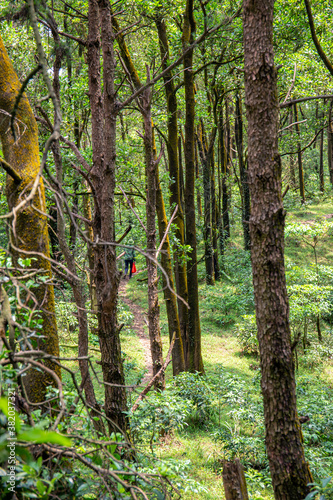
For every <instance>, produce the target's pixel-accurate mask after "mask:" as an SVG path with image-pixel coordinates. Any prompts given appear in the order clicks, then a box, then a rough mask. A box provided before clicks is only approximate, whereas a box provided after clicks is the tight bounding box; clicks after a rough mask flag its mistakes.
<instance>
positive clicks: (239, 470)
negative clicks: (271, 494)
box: [222, 458, 249, 500]
mask: <svg viewBox="0 0 333 500" xmlns="http://www.w3.org/2000/svg"><path fill="white" fill-rule="evenodd" d="M222 477H223V487H224V493H225V500H249V496H248V493H247V487H246V480H245V474H244V468H243V466H242V464H241V463H240V461H239V459H238V458H236V460H235V461H234V462H227V461H225V462H224V463H223V472H222Z"/></svg>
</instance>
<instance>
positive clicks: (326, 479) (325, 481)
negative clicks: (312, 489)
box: [321, 477, 332, 488]
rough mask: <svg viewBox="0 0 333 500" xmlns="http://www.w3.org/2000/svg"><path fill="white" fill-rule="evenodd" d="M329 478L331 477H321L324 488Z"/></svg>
mask: <svg viewBox="0 0 333 500" xmlns="http://www.w3.org/2000/svg"><path fill="white" fill-rule="evenodd" d="M331 479H332V478H331V477H325V479H322V481H321V484H322V485H323V488H326V486H327V485H328V483H329V482H330V480H331Z"/></svg>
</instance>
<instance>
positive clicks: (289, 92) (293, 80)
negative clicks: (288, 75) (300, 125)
mask: <svg viewBox="0 0 333 500" xmlns="http://www.w3.org/2000/svg"><path fill="white" fill-rule="evenodd" d="M296 71H297V64H296V63H295V67H294V76H293V79H292V82H291V85H290V87H289V90H288V92H287V95H286V98H285V100H284V101H283V104H284V103H285V102H287V101H288V99H289V96H290V94H291V91H292V89H293V88H294V85H295V80H296Z"/></svg>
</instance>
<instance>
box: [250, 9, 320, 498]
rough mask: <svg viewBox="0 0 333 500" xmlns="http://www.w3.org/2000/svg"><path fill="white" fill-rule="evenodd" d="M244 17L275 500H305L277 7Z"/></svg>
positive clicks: (253, 224)
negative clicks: (287, 257)
mask: <svg viewBox="0 0 333 500" xmlns="http://www.w3.org/2000/svg"><path fill="white" fill-rule="evenodd" d="M243 9H244V10H243V26H244V35H243V37H244V53H245V103H246V110H247V119H248V161H249V186H250V194H251V218H250V233H251V258H252V268H253V285H254V294H255V304H256V318H257V328H258V340H259V350H260V367H261V377H262V378H261V387H262V393H263V399H264V417H265V427H266V449H267V455H268V460H269V465H270V471H271V475H272V483H273V488H274V494H275V498H276V499H277V500H300V499H301V498H302V499H303V498H305V497H306V495H307V494H308V492H309V487H308V486H307V485H308V483H310V482H311V474H310V471H309V468H308V464H307V463H306V461H305V457H304V449H303V445H302V434H301V429H300V423H299V419H298V415H297V408H296V387H295V375H294V366H293V355H292V350H291V340H290V328H289V305H288V295H287V288H286V280H285V269H284V225H285V211H284V209H283V205H282V195H281V159H280V155H279V151H278V141H277V134H278V117H279V114H278V113H279V111H278V107H279V104H278V98H277V70H276V68H275V66H274V56H273V9H274V0H245V1H244V6H243Z"/></svg>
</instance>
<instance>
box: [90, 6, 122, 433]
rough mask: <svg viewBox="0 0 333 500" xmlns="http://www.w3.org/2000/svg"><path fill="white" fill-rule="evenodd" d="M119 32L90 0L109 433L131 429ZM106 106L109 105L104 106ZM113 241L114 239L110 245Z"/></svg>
mask: <svg viewBox="0 0 333 500" xmlns="http://www.w3.org/2000/svg"><path fill="white" fill-rule="evenodd" d="M100 26H101V40H102V49H103V80H104V82H103V87H104V96H103V99H102V96H101V81H100V59H99V57H100V39H99V28H100ZM113 42H114V34H113V31H112V25H111V15H110V3H109V1H108V0H99V1H98V2H97V1H96V0H90V1H89V15H88V72H89V98H90V106H91V115H92V116H91V118H92V145H93V163H94V165H93V168H92V171H91V179H92V182H93V185H94V189H95V193H96V194H98V198H96V199H95V214H94V222H93V229H94V238H95V241H98V242H99V243H98V244H97V245H95V252H94V278H95V284H96V293H97V306H98V307H97V310H98V313H97V317H98V337H99V345H100V351H101V366H102V371H103V380H104V384H105V404H104V408H105V413H106V416H107V417H108V419H109V431H110V432H112V431H118V430H119V429H121V430H122V431H126V430H127V418H126V417H125V414H124V412H125V411H126V409H127V406H126V391H125V387H124V384H125V380H124V373H123V364H122V359H121V348H120V337H119V331H120V329H119V327H118V324H117V294H118V286H119V278H120V276H119V272H118V271H117V265H116V253H115V247H114V246H112V243H114V242H115V219H114V190H115V167H116V165H115V163H116V116H117V112H116V101H115V89H114V69H115V59H114V49H113ZM103 105H104V106H103ZM108 243H111V245H110V244H108Z"/></svg>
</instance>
